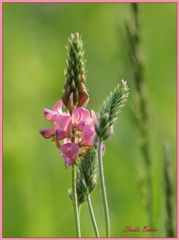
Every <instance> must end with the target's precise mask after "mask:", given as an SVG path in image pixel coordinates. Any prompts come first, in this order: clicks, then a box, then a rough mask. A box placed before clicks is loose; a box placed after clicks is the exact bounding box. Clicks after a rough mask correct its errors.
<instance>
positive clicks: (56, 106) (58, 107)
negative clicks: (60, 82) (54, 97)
mask: <svg viewBox="0 0 179 240" xmlns="http://www.w3.org/2000/svg"><path fill="white" fill-rule="evenodd" d="M62 106H63V101H62V100H61V99H60V100H58V101H57V102H56V103H55V104H54V105H53V107H52V111H55V112H59V113H61V112H62Z"/></svg>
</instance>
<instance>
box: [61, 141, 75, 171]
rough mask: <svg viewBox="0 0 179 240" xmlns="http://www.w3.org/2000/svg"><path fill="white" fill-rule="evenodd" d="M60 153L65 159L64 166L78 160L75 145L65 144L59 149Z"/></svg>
mask: <svg viewBox="0 0 179 240" xmlns="http://www.w3.org/2000/svg"><path fill="white" fill-rule="evenodd" d="M60 153H61V155H62V157H63V158H64V159H65V162H66V165H67V166H71V165H72V164H73V163H74V161H75V160H76V159H77V158H78V154H79V146H78V144H76V143H65V144H63V145H62V146H61V147H60Z"/></svg>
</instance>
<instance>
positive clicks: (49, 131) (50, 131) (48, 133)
mask: <svg viewBox="0 0 179 240" xmlns="http://www.w3.org/2000/svg"><path fill="white" fill-rule="evenodd" d="M39 131H40V133H41V135H42V136H43V137H44V138H51V137H53V136H54V135H55V129H54V128H43V129H40V130H39Z"/></svg>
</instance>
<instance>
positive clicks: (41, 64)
mask: <svg viewBox="0 0 179 240" xmlns="http://www.w3.org/2000/svg"><path fill="white" fill-rule="evenodd" d="M139 7H140V19H141V35H142V49H143V55H144V59H145V81H146V85H147V89H148V96H147V98H148V106H149V112H150V123H149V133H150V143H151V156H152V170H153V174H152V181H153V185H152V187H153V195H154V204H153V218H154V227H155V228H158V229H159V231H158V232H156V234H154V236H156V237H165V236H166V232H165V225H164V224H165V216H166V213H165V205H164V199H165V197H164V183H163V142H164V141H166V140H167V141H168V142H169V144H170V149H171V151H170V157H171V159H172V176H173V181H174V188H175V177H176V174H175V170H176V5H175V4H174V3H170V4H169V3H166V4H165V3H160V4H159V3H153V4H152V3H145V4H140V6H139ZM129 8H130V6H129V4H128V3H126V4H121V3H115V4H114V3H113V4H112V3H106V4H104V3H101V4H100V3H94V4H92V3H88V4H86V3H85V4H84V3H76V4H71V3H68V4H62V3H58V4H56V3H54V4H53V3H49V4H48V3H47V4H45V3H40V4H38V3H37V4H32V3H23V4H22V3H3V236H4V237H74V236H75V228H74V218H73V208H72V204H71V202H70V200H69V197H68V194H67V190H68V188H69V187H70V185H71V171H70V170H71V169H65V168H64V161H63V160H62V159H61V157H60V155H59V153H58V151H57V149H56V148H55V147H54V145H53V144H52V143H51V141H50V140H49V141H46V140H44V139H43V138H42V137H41V136H40V134H39V132H38V129H39V128H42V127H47V126H48V127H49V124H48V123H47V122H45V120H44V118H43V111H42V110H43V108H44V107H48V108H50V107H51V106H52V105H53V103H54V102H55V101H56V100H57V99H58V98H60V96H61V93H62V89H63V84H64V68H65V63H66V60H65V58H66V50H65V45H66V43H67V39H68V37H69V35H70V33H72V32H76V31H78V32H79V33H81V34H82V35H83V39H84V41H85V50H86V59H87V87H88V89H89V94H90V102H89V105H88V107H89V108H92V109H94V110H95V111H98V110H99V109H100V105H101V103H102V101H103V100H104V98H105V97H106V96H107V95H108V94H109V91H110V90H112V89H113V88H114V86H116V84H117V82H118V81H119V80H120V79H121V78H123V79H126V80H127V81H128V84H129V87H130V97H129V101H128V104H127V106H126V107H125V109H124V111H123V113H122V114H121V116H120V121H119V122H118V123H117V124H116V127H115V134H114V135H113V137H112V138H111V139H110V140H109V141H108V142H106V153H105V157H104V168H105V175H106V184H107V191H108V199H109V206H110V216H111V225H112V229H111V236H112V237H147V236H150V235H149V234H146V233H143V234H142V233H125V232H124V227H125V226H133V227H135V226H139V227H143V226H145V225H147V224H148V223H147V216H146V212H145V209H144V208H143V205H142V198H141V195H140V191H139V187H138V170H140V167H141V163H142V156H141V152H140V148H139V143H140V139H139V132H138V128H137V124H136V122H135V119H134V117H133V110H132V106H133V99H134V95H135V88H134V87H133V86H134V85H133V83H132V79H131V72H130V71H131V69H130V67H129V62H128V49H127V48H128V44H127V42H126V41H127V40H126V36H125V33H124V31H125V30H124V25H123V20H124V16H125V15H128V14H130V11H129ZM98 187H99V186H98ZM98 190H99V189H98V188H97V189H96V190H95V191H94V192H93V193H92V201H93V203H94V208H95V214H96V218H97V221H98V225H99V228H100V232H101V233H102V235H103V234H104V230H103V228H102V226H103V215H102V205H101V201H100V194H99V191H98ZM173 211H174V212H175V197H174V199H173ZM81 225H82V236H84V237H93V236H94V234H93V229H92V226H91V222H90V220H89V214H88V211H87V207H86V205H85V204H84V205H83V207H82V211H81Z"/></svg>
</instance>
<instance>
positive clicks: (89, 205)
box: [86, 193, 99, 238]
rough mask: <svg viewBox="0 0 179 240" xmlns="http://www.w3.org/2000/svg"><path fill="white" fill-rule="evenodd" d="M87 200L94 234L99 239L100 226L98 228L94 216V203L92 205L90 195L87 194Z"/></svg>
mask: <svg viewBox="0 0 179 240" xmlns="http://www.w3.org/2000/svg"><path fill="white" fill-rule="evenodd" d="M86 200H87V204H88V209H89V213H90V217H91V221H92V224H93V229H94V232H95V236H96V237H97V238H99V231H98V226H97V223H96V219H95V216H94V211H93V206H92V203H91V198H90V195H89V194H88V193H87V194H86Z"/></svg>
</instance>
